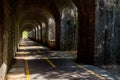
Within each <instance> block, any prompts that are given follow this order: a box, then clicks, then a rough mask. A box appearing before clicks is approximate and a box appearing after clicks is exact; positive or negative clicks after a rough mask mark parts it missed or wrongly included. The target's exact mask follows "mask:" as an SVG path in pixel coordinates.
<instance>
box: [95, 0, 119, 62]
mask: <svg viewBox="0 0 120 80" xmlns="http://www.w3.org/2000/svg"><path fill="white" fill-rule="evenodd" d="M95 13H96V30H95V31H96V32H95V53H96V54H95V63H96V64H116V63H120V36H119V35H120V0H96V12H95Z"/></svg>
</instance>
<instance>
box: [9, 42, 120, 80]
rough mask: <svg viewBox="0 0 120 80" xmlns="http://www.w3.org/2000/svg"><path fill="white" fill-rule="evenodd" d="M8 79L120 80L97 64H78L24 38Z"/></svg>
mask: <svg viewBox="0 0 120 80" xmlns="http://www.w3.org/2000/svg"><path fill="white" fill-rule="evenodd" d="M15 59H16V63H15V64H14V65H13V66H12V68H11V69H10V71H9V73H8V75H7V78H8V79H7V80H120V77H118V76H117V75H114V74H111V73H108V72H106V71H104V70H101V69H99V68H97V67H95V66H90V65H78V64H76V63H74V62H72V61H70V60H68V59H67V58H65V57H64V55H63V53H62V54H60V53H58V52H57V51H56V52H55V51H51V50H50V49H49V48H47V47H45V46H43V45H40V44H39V45H38V44H37V43H36V42H33V41H31V40H22V41H21V43H20V46H19V48H18V52H17V53H16V57H15Z"/></svg>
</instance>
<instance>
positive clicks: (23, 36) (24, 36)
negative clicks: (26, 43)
mask: <svg viewBox="0 0 120 80" xmlns="http://www.w3.org/2000/svg"><path fill="white" fill-rule="evenodd" d="M28 33H29V32H28V31H23V32H22V39H28Z"/></svg>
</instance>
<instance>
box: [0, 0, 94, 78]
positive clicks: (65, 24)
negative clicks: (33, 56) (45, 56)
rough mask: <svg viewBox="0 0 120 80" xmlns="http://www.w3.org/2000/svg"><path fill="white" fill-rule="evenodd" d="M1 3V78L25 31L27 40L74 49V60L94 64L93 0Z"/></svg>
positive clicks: (54, 46)
mask: <svg viewBox="0 0 120 80" xmlns="http://www.w3.org/2000/svg"><path fill="white" fill-rule="evenodd" d="M0 4H1V5H0V14H1V16H0V21H1V22H0V37H1V38H0V68H1V69H3V68H4V71H3V72H2V75H1V74H0V76H2V78H4V77H5V74H6V72H7V70H8V68H9V67H10V64H11V63H12V60H13V57H14V55H15V52H16V51H17V47H18V45H19V42H20V40H21V38H22V37H23V35H22V34H24V35H25V36H24V38H26V35H27V32H28V37H29V38H30V39H32V40H34V41H37V42H40V43H44V44H46V45H48V46H49V47H52V48H54V49H56V50H77V60H76V61H78V62H81V63H86V64H94V49H95V48H94V33H95V13H94V12H95V1H93V2H91V0H88V1H84V0H1V1H0ZM24 31H25V32H24Z"/></svg>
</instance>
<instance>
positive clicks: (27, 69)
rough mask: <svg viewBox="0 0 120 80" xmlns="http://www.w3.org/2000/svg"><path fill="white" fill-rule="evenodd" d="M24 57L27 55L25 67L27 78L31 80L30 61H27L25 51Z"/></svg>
mask: <svg viewBox="0 0 120 80" xmlns="http://www.w3.org/2000/svg"><path fill="white" fill-rule="evenodd" d="M24 50H26V48H24ZM24 57H25V68H26V71H25V72H26V80H30V70H29V67H28V61H27V58H26V52H24Z"/></svg>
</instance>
